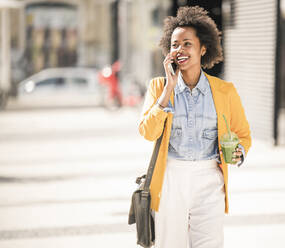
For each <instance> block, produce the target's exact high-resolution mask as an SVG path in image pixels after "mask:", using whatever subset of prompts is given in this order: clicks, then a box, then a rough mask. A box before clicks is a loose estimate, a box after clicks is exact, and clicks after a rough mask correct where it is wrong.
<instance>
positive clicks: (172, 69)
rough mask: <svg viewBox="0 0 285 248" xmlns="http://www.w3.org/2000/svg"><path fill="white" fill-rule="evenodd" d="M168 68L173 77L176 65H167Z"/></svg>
mask: <svg viewBox="0 0 285 248" xmlns="http://www.w3.org/2000/svg"><path fill="white" fill-rule="evenodd" d="M168 68H169V70H170V72H171V74H172V75H175V72H176V70H177V65H176V64H175V63H174V62H173V63H170V64H168Z"/></svg>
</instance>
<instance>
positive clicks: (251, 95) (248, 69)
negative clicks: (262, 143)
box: [224, 0, 277, 143]
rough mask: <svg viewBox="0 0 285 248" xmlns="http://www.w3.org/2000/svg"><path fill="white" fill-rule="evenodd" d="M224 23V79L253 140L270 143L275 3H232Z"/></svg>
mask: <svg viewBox="0 0 285 248" xmlns="http://www.w3.org/2000/svg"><path fill="white" fill-rule="evenodd" d="M232 7H233V8H234V9H232V13H233V12H234V15H233V18H234V20H232V23H231V24H232V26H229V25H227V23H224V26H225V28H224V53H225V65H224V78H225V80H227V81H230V82H233V83H234V85H235V86H236V88H237V90H238V93H239V95H240V96H241V100H242V103H243V106H244V108H245V112H246V115H247V118H248V121H249V124H250V128H251V132H252V137H253V138H255V139H256V138H257V139H262V140H266V141H270V142H271V143H273V128H274V122H273V118H274V87H275V46H276V25H277V24H276V21H277V18H276V17H277V0H276V1H275V0H269V1H268V0H251V1H248V0H235V1H234V5H232Z"/></svg>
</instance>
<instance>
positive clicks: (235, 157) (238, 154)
mask: <svg viewBox="0 0 285 248" xmlns="http://www.w3.org/2000/svg"><path fill="white" fill-rule="evenodd" d="M241 157H242V149H241V148H239V147H237V148H236V150H235V152H233V161H236V162H237V163H239V162H240V161H241Z"/></svg>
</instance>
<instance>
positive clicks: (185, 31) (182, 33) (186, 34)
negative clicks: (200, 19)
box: [171, 27, 198, 42]
mask: <svg viewBox="0 0 285 248" xmlns="http://www.w3.org/2000/svg"><path fill="white" fill-rule="evenodd" d="M184 39H192V40H196V39H198V37H197V36H196V30H195V29H194V28H192V27H177V28H175V29H174V31H173V33H172V35H171V41H172V42H174V41H179V40H184Z"/></svg>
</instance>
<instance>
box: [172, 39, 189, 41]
mask: <svg viewBox="0 0 285 248" xmlns="http://www.w3.org/2000/svg"><path fill="white" fill-rule="evenodd" d="M186 40H192V39H184V40H183V41H186ZM173 42H177V40H174V41H173Z"/></svg>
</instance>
